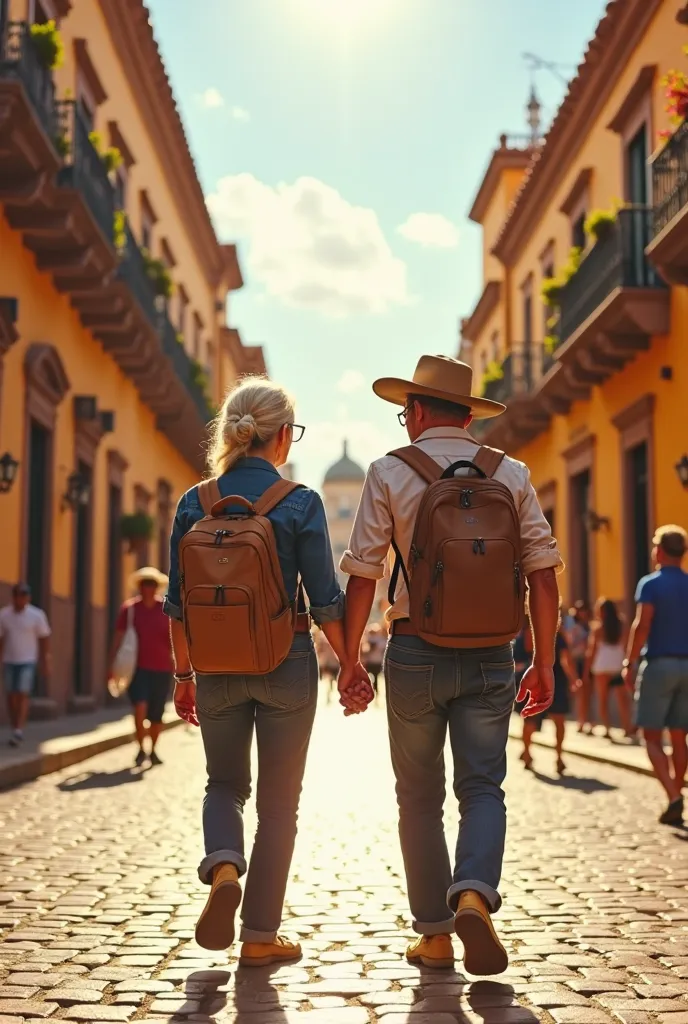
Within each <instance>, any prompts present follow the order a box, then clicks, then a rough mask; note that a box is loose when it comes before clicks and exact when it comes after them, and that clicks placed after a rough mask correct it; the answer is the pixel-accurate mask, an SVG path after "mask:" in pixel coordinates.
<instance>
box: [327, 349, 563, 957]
mask: <svg viewBox="0 0 688 1024" xmlns="http://www.w3.org/2000/svg"><path fill="white" fill-rule="evenodd" d="M373 390H374V391H375V393H376V394H377V395H378V397H380V398H382V399H383V400H384V401H387V402H391V403H392V404H393V405H397V406H400V407H401V409H402V411H401V412H400V413H399V420H400V422H401V424H402V425H403V426H405V427H406V430H407V433H408V436H409V438H410V440H411V442H412V444H411V446H410V447H407V448H404V449H400V450H399V451H398V452H397V453H394V454H391V455H388V456H386V457H385V458H382V459H378V460H377V461H376V462H373V464H372V465H371V467H370V469H369V471H368V475H367V478H366V482H365V485H364V489H363V494H362V497H361V503H360V506H359V510H358V513H357V516H356V521H355V523H354V528H353V532H352V536H351V542H350V547H349V550H348V551H346V552H345V554H344V556H343V558H342V562H341V568H342V570H343V571H344V572H346V573H348V574H349V576H350V577H351V578H350V580H349V584H348V588H347V612H346V631H347V648H348V651H349V653H350V654H351V655H352V663H353V662H355V661H357V660H358V652H359V647H360V643H361V637H362V636H363V632H364V630H365V627H366V624H367V621H368V616H369V614H370V609H371V606H372V603H373V600H374V596H375V589H376V583H377V581H378V580H379V579H381V578H382V577H383V575H384V572H385V560H386V559H387V558H388V557H390V566H391V567H393V568H392V572H391V585H390V593H389V600H390V604H391V607H390V608H389V610H388V611H387V619H388V621H389V624H390V642H389V646H388V648H387V653H386V657H385V682H386V684H387V713H388V722H389V737H390V745H391V753H392V764H393V767H394V772H395V775H396V779H397V800H398V803H399V835H400V840H401V847H402V853H403V857H404V866H405V870H406V880H407V886H408V892H409V901H410V904H411V912H412V915H413V927H414V930H415V931H416V932H417V933H418V935H419V938H418V939H417V941H416V942H414V943H413V944H412V945H411V946H410V947H409V949H408V951H407V957H408V959H409V960H410V961H412V962H414V963H422V964H423V965H424V966H426V967H451V966H452V964H453V962H454V952H453V945H452V941H451V933H453V932H456V934H457V935H458V936H459V938H460V939H461V941H462V943H463V947H464V965H465V969H466V971H467V972H468V973H469V974H473V975H490V974H499V973H501V972H502V971H504V970H505V969H506V967H507V963H508V959H507V953H506V950H505V949H504V947H503V946H502V944H501V942H500V940H499V938H498V937H497V933H496V931H495V929H494V926H493V924H492V914H494V913H495V912H496V911H497V910H499V907H500V904H501V896H500V894H499V883H500V876H501V869H502V859H503V855H504V841H505V834H506V814H505V807H504V793H503V791H502V783H503V781H504V777H505V774H506V745H507V739H508V730H509V719H510V716H511V712H512V709H513V704H514V698H515V697H516V686H515V677H514V661H513V650H512V644H511V641H512V640H513V637H514V633H515V631H518V625H516V628H515V631H511V626H512V624H513V623H516V622H518V623H520V621H521V619H522V615H523V596H522V595H523V584H522V580H523V577H524V576H525V578H526V579H527V582H528V589H529V606H530V620H531V626H532V631H533V638H534V652H533V664H532V666H531V667H530V668H529V669H528V670H527V672H526V673H525V675H524V677H523V679H522V682H521V688H520V693H519V697H520V698H525V697H526V696H527V695H528V694H529V699H528V701H527V704H526V707H525V709H524V712H523V713H524V715H526V716H527V715H533V714H537V713H538V712H541V711H543V710H545V709H546V708H547V707H548V706H549V705H550V704H551V702H552V697H553V692H554V678H553V671H552V667H553V664H554V641H555V636H556V632H557V623H558V618H559V594H558V587H557V582H556V576H555V572H556V570H558V569H560V568H561V567H562V561H561V557H560V555H559V552H558V550H557V545H556V541H555V540H554V538H553V537H552V533H551V530H550V527H549V524H548V522H547V520H546V519H545V516H544V515H543V513H542V510H541V508H540V506H539V503H538V500H537V496H536V494H535V491H534V489H533V486H532V484H531V482H530V473H529V471H528V469H527V467H526V466H525V465H523V463H521V462H516V461H515V460H514V459H510V458H508V457H506V456H504V453H503V452H497V451H495V450H494V449H487V448H481V447H480V444H479V442H477V441H476V440H475V439H474V438H473V437H472V436H471V434H470V433H469V432H468V429H467V428H468V427H469V425H470V423H471V421H472V420H473V419H487V418H489V417H493V416H498V415H499V414H500V413H502V412H504V406H503V405H500V404H499V403H497V402H492V401H488V400H487V399H485V398H481V397H478V396H477V395H475V394H474V393H473V373H472V370H471V367H470V366H468V365H466V364H465V363H461V362H458V361H457V360H455V359H449V358H447V357H445V356H423V357H422V358H421V359H420V361H419V363H418V366H417V368H416V372H415V374H414V376H413V379H412V380H402V379H398V378H384V379H382V380H378V381H376V382H375V384H374V385H373ZM455 476H457V477H458V479H456V480H455V479H454V478H455ZM464 479H466V480H470V483H464ZM438 489H441V490H438ZM431 490H432V494H431V493H430V492H431ZM426 492H427V495H428V500H427V501H426V502H424V504H423V506H421V502H422V499H424V497H425V496H426ZM436 509H440V512H436V511H435V510H436ZM494 510H497V514H498V515H499V516H501V520H499V522H500V523H502V524H505V526H504V529H503V530H502V532H501V533H500V532H499V530H496V529H495V527H494V525H492V526H490V523H492V524H494V521H495V520H494ZM419 513H420V514H419ZM433 515H436V516H437V517H438V518H437V519H435V520H433V519H432V516H433ZM491 515H492V516H493V518H492V519H490V516H491ZM424 517H425V518H424ZM417 519H418V522H419V524H421V523H423V524H424V531H425V532H420V531H419V533H418V534H416V535H415V536H414V530H415V528H416V520H417ZM442 530H445V531H446V536H444V537H443V536H442ZM490 530H492V532H490ZM471 531H473V532H472V533H471ZM468 534H470V537H471V538H472V537H473V536H475V539H471V540H469V541H468V542H467V543H466V542H465V541H464V540H462V539H461V538H463V537H465V536H467V535H468ZM457 538H458V539H457ZM485 538H487V539H485ZM412 541H413V543H412ZM507 543H509V544H512V548H508V547H507ZM433 545H435V546H433ZM511 550H513V552H514V554H515V557H514V558H513V559H512V558H511V556H510V555H509V554H505V552H508V551H511ZM469 579H470V580H472V583H471V584H468V585H467V583H466V581H467V580H469ZM414 584H415V587H414ZM409 594H410V595H411V601H409ZM500 601H501V603H500ZM511 606H513V613H512V614H510V617H508V618H507V617H504V616H503V608H504V607H507V608H509V607H511ZM499 615H502V616H503V617H502V619H501V620H499V621H500V625H501V626H502V628H500V629H497V628H496V621H495V616H499ZM433 616H436V617H435V618H433ZM445 619H446V620H447V621H451V622H452V623H453V624H454V631H453V632H452V631H451V630H446V629H444V628H443V627H442V625H441V623H443V622H444V621H445ZM429 623H431V624H433V628H429V627H428V624H429ZM462 623H465V624H466V626H465V628H463V626H462ZM505 623H508V626H507V627H506V628H504V627H505ZM422 634H425V635H426V636H427V635H430V636H432V637H433V638H434V639H435V642H434V643H431V642H429V641H428V640H427V639H424V637H423V636H422ZM505 634H506V635H505ZM480 636H482V637H487V638H491V644H490V643H486V642H484V641H483V642H481V640H480ZM439 641H441V642H442V643H441V644H439ZM438 644H439V645H438ZM354 654H355V657H353V655H354ZM344 675H346V673H344ZM342 683H344V684H345V683H346V679H341V677H340V689H341V687H342ZM447 732H449V738H450V740H451V745H452V751H453V755H454V756H453V760H454V780H453V781H454V792H455V794H456V797H457V799H458V802H459V809H460V813H461V822H460V831H459V839H458V844H457V848H456V857H455V865H454V870H453V871H452V867H451V865H450V860H449V853H448V850H447V844H446V840H445V834H444V826H443V820H442V818H443V806H444V802H445V798H446V792H445V772H444V748H445V742H446V738H447Z"/></svg>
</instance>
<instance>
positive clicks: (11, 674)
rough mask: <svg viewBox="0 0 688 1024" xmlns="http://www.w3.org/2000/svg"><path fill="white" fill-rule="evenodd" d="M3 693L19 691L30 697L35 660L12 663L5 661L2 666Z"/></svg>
mask: <svg viewBox="0 0 688 1024" xmlns="http://www.w3.org/2000/svg"><path fill="white" fill-rule="evenodd" d="M2 678H3V684H4V687H5V693H20V694H22V696H24V697H30V696H31V695H32V693H33V689H34V686H35V683H36V662H35V661H26V662H22V663H13V662H9V661H6V662H5V663H4V665H3V666H2Z"/></svg>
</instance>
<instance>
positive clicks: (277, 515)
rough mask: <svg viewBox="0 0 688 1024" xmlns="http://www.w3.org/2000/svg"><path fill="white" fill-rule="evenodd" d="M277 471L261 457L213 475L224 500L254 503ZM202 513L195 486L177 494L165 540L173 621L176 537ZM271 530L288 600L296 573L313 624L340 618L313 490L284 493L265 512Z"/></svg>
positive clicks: (177, 614)
mask: <svg viewBox="0 0 688 1024" xmlns="http://www.w3.org/2000/svg"><path fill="white" fill-rule="evenodd" d="M279 479H280V475H279V473H278V472H277V470H276V469H275V467H274V466H273V465H272V464H271V463H269V462H266V461H265V460H264V459H259V458H254V457H248V458H244V459H241V460H240V461H239V462H238V463H237V464H236V465H235V467H234V468H233V469H232V470H230V472H229V473H224V474H223V475H222V476H220V477H218V481H217V483H218V487H219V488H220V494H221V495H222V497H223V498H226V497H228V495H230V494H240V495H241V496H242V497H244V498H248V500H249V501H257V500H258V498H260V497H261V495H262V494H263V493H264V492H265V491H267V489H268V487H271V486H272V484H274V483H276V482H277V481H278V480H279ZM203 516H204V512H203V509H202V508H201V503H200V501H199V498H198V487H192V488H191V490H189V491H187V492H186V494H184V495H182V497H181V498H180V500H179V504H178V506H177V514H176V515H175V518H174V525H173V527H172V536H171V539H170V582H169V586H168V589H167V594H166V596H165V604H164V610H165V612H166V613H167V615H169V616H170V617H171V618H173V619H181V618H182V608H181V593H180V585H179V541H180V540H181V539H182V537H183V536H184V534H185V533H188V531H189V530H190V529H191V527H192V526H193V525H194V523H197V522H198V521H199V520H200V519H202V518H203ZM268 519H269V520H270V522H271V523H272V527H273V529H274V531H275V542H276V545H277V554H278V557H279V561H280V565H281V567H282V574H283V576H284V585H285V588H286V591H287V595H288V596H289V600H290V601H293V600H294V598H295V596H296V592H297V588H298V582H299V577H300V578H301V580H302V582H303V586H304V588H305V590H306V593H307V595H308V600H309V602H310V612H311V615H312V616H313V619H314V620H315V621H316V622H317V623H318V624H322V623H323V622H333V621H335V620H336V619H342V618H343V617H344V593H343V591H342V589H341V587H340V585H339V581H338V580H337V575H336V573H335V568H334V559H333V556H332V547H331V544H330V535H329V533H328V530H327V521H326V519H325V509H324V507H323V503H322V499H321V498H320V495H319V494H316V492H315V491H311V490H309V489H308V488H306V487H301V488H299V489H298V490H296V491H293V492H292V493H291V494H289V495H288V496H287V497H286V498H285V499H284V500H283V501H281V502H280V503H279V505H278V506H277V507H276V508H275V509H273V510H272V512H270V513H269V515H268Z"/></svg>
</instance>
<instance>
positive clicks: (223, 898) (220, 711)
mask: <svg viewBox="0 0 688 1024" xmlns="http://www.w3.org/2000/svg"><path fill="white" fill-rule="evenodd" d="M304 430H305V428H304V427H301V426H298V425H297V424H296V423H295V422H294V402H293V400H292V398H291V397H290V396H289V395H288V394H287V392H286V391H285V390H284V388H282V387H280V386H279V385H277V384H275V383H272V382H271V381H269V380H267V379H264V378H261V377H249V378H247V379H245V380H243V381H242V382H241V383H240V384H239V385H237V387H235V388H234V389H233V390H231V391H230V392H229V394H228V395H227V397H226V398H225V401H224V403H223V405H222V408H221V410H220V412H219V414H218V416H217V419H216V420H215V423H214V425H213V432H212V442H211V445H210V449H209V459H208V462H209V466H210V469H211V472H212V474H213V476H214V477H215V480H216V484H217V489H218V490H219V493H220V496H221V498H228V497H231V496H234V495H236V496H238V499H239V500H241V501H243V505H242V506H241V507H239V506H238V507H237V510H236V511H237V513H238V514H242V513H243V514H244V515H245V514H246V503H247V502H250V503H251V504H252V507H254V505H253V503H255V502H257V501H258V500H259V499H260V498H261V497H262V496H263V495H264V494H265V493H266V492H267V491H268V489H269V488H271V487H272V486H273V485H274V484H275V483H278V482H279V481H280V475H279V473H278V470H277V467H278V466H281V465H284V464H285V463H286V462H287V459H288V456H289V449H290V448H291V445H292V442H293V441H298V440H300V438H301V437H302V436H303V432H304ZM244 499H245V501H244ZM225 511H229V512H230V513H231V512H232V507H231V503H230V507H229V509H228V510H225ZM204 515H205V513H204V511H203V508H202V504H201V498H200V497H199V489H198V487H192V488H191V490H189V491H187V493H186V494H185V495H184V496H183V497H182V498H181V500H180V502H179V506H178V508H177V513H176V517H175V521H174V526H173V530H172V538H171V545H170V582H169V590H168V594H167V598H166V602H165V610H166V611H167V613H168V615H169V616H170V618H171V635H172V647H173V653H174V661H175V667H176V671H175V680H176V684H177V685H176V689H175V706H176V708H177V712H178V714H179V715H180V717H182V718H183V719H184V720H185V721H187V722H190V723H192V724H194V725H199V724H200V727H201V734H202V737H203V744H204V747H205V754H206V762H207V771H208V784H207V787H206V795H205V800H204V804H203V833H204V839H205V853H206V856H205V857H204V859H203V860H202V861H201V864H200V867H199V877H200V879H201V881H202V882H204V883H205V884H206V885H210V886H211V890H210V894H209V896H208V901H207V904H206V907H205V909H204V911H203V913H202V915H201V917H200V919H199V922H198V925H197V928H196V940H197V942H198V943H199V945H201V946H203V947H204V948H206V949H227V948H228V947H229V946H230V945H231V944H232V942H233V940H234V915H235V912H236V910H237V909H238V906H239V903H240V902H241V896H242V891H241V886H240V884H239V878H240V877H241V876H242V875H244V874H247V878H246V889H245V893H244V895H243V905H242V911H241V918H242V923H243V927H242V930H241V940H242V942H243V946H242V950H241V957H240V963H241V964H242V965H244V966H258V965H261V966H262V965H265V964H270V963H275V962H279V961H286V960H294V959H296V958H298V957H299V956H300V955H301V947H300V946H299V944H298V943H297V942H290V941H289V940H288V939H286V938H284V937H283V936H281V935H279V934H278V929H279V926H280V922H281V917H282V908H283V903H284V895H285V891H286V886H287V879H288V875H289V868H290V864H291V858H292V853H293V848H294V840H295V837H296V819H297V812H298V805H299V797H300V794H301V784H302V780H303V773H304V769H305V765H306V755H307V751H308V744H309V741H310V735H311V729H312V726H313V719H314V716H315V709H316V703H317V696H318V694H317V689H318V687H317V684H318V666H317V660H316V656H315V652H314V648H313V640H312V637H311V633H310V621H309V616H308V614H306V608H305V604H303V597H302V596H301V598H300V607H299V608H298V611H299V612H300V614H299V615H298V618H297V620H296V622H297V625H296V632H295V634H294V640H293V643H292V647H291V651H290V653H289V654H288V656H287V657H286V659H285V660H284V661H283V662H282V663H281V664H279V665H278V667H277V668H276V669H274V671H272V672H270V673H268V674H267V675H230V674H225V675H200V674H199V675H197V676H195V675H194V672H193V669H192V665H191V660H190V657H189V648H188V644H187V637H186V633H185V628H184V624H183V621H182V619H183V611H184V609H183V601H182V582H183V581H181V580H180V570H179V546H180V541H181V540H182V538H183V537H184V536H185V535H186V534H187V533H188V531H189V530H191V529H192V527H194V526H195V525H196V524H197V523H199V522H200V521H201V520H202V519H203V518H204ZM266 515H267V519H268V520H269V523H270V525H271V527H272V531H273V534H274V539H275V547H276V551H277V556H278V561H279V567H280V569H281V572H282V576H283V580H284V590H285V592H286V595H287V596H288V598H289V601H290V602H296V601H297V600H299V596H298V595H302V593H303V592H302V590H301V588H300V585H299V584H300V582H302V583H303V586H304V587H305V590H306V593H307V594H308V599H309V601H310V615H311V616H312V617H313V619H314V620H315V622H317V623H318V624H319V625H320V626H321V628H322V629H323V631H324V633H325V635H326V637H327V639H328V641H329V643H330V644H331V646H332V648H333V650H334V651H335V654H336V655H337V657H338V658H339V660H340V662H341V664H342V666H347V667H351V666H350V665H348V662H347V657H346V649H345V641H344V626H343V618H344V594H343V593H342V590H341V588H340V586H339V583H338V581H337V576H336V573H335V568H334V562H333V557H332V549H331V545H330V538H329V535H328V531H327V524H326V520H325V511H324V508H323V504H322V500H321V498H320V497H319V495H318V494H316V493H315V492H314V491H311V490H309V489H308V488H306V487H298V488H297V489H296V490H293V491H292V492H291V493H290V494H288V495H287V496H286V497H285V498H283V500H281V501H279V502H278V504H277V505H276V506H275V507H274V508H273V509H272V510H271V511H268V512H267V513H266ZM223 532H224V531H220V533H223ZM228 532H229V531H228ZM220 589H223V588H220ZM231 641H232V638H231V636H230V637H228V643H231ZM355 678H356V679H357V680H358V681H357V682H356V683H354V685H353V686H352V687H351V688H350V689H349V690H347V691H346V692H345V693H344V694H343V695H342V703H344V704H345V706H346V707H347V708H348V710H349V712H356V711H361V710H364V709H365V707H367V704H368V702H369V700H371V699H372V690H371V688H370V685H369V683H367V675H366V674H365V670H364V669H363V667H362V666H355ZM364 680H365V683H364ZM366 687H367V688H366ZM254 731H255V734H256V740H257V746H258V769H259V776H258V788H257V812H258V828H257V831H256V835H255V840H254V844H253V850H252V854H251V858H250V864H247V861H246V858H245V854H244V830H243V818H242V812H243V807H244V804H245V802H246V800H247V799H248V797H249V795H250V790H251V746H252V741H253V734H254Z"/></svg>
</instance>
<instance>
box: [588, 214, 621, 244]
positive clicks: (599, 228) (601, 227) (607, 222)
mask: <svg viewBox="0 0 688 1024" xmlns="http://www.w3.org/2000/svg"><path fill="white" fill-rule="evenodd" d="M617 218H618V210H617V209H615V208H612V209H611V210H591V212H590V213H589V214H588V216H587V217H586V219H585V233H586V235H588V237H590V238H594V239H595V241H596V242H604V240H605V239H606V238H609V237H610V235H611V234H612V233H613V231H614V228H615V226H616V222H617Z"/></svg>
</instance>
